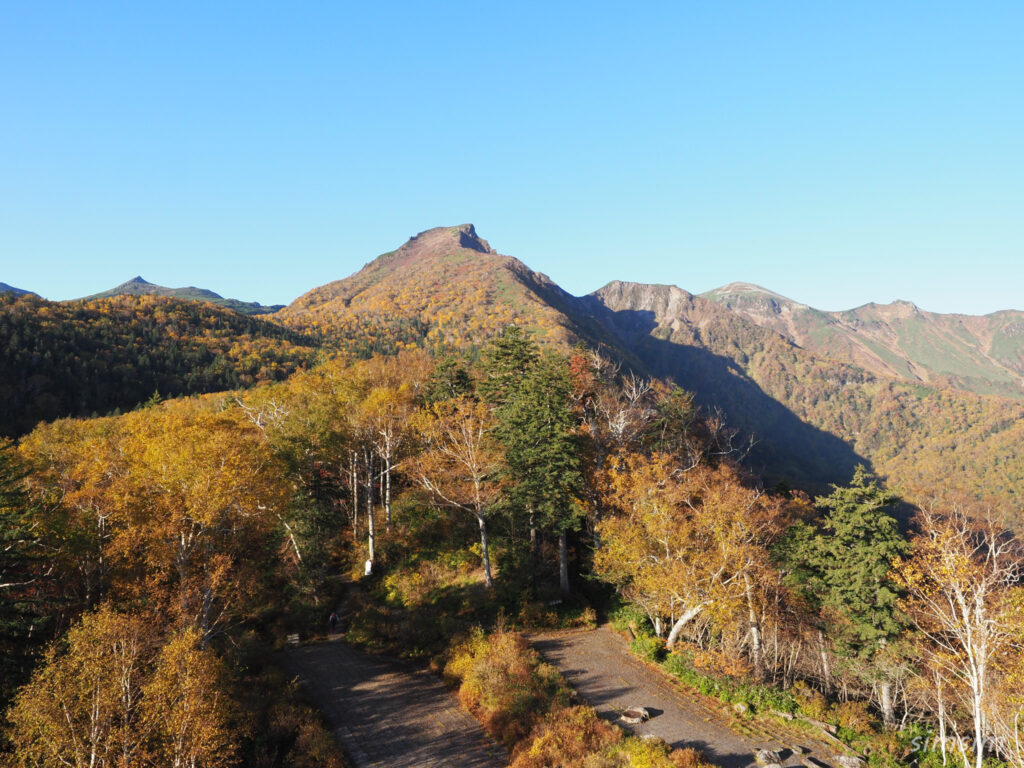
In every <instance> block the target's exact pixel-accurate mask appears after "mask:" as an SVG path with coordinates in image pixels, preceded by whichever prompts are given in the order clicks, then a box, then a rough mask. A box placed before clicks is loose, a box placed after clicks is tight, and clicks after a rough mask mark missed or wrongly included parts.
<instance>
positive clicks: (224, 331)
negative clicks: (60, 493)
mask: <svg viewBox="0 0 1024 768" xmlns="http://www.w3.org/2000/svg"><path fill="white" fill-rule="evenodd" d="M317 354H318V349H317V347H316V345H315V344H314V343H313V342H312V341H310V340H309V339H307V338H305V337H303V336H301V335H300V334H297V333H295V332H294V331H290V330H288V329H286V328H282V327H280V326H278V325H275V324H273V323H269V322H267V321H265V320H262V319H258V318H253V317H246V316H244V315H239V314H238V313H236V312H232V311H230V310H227V309H223V308H220V307H215V306H212V305H209V304H199V303H196V302H193V301H182V300H179V299H171V298H162V297H157V296H117V297H114V298H109V299H98V300H95V301H88V302H50V301H46V300H44V299H40V298H39V297H37V296H22V297H17V298H15V297H13V296H11V295H10V294H6V295H0V435H16V434H20V433H23V432H26V431H28V430H30V429H31V428H32V427H33V426H34V425H35V424H36V422H38V421H42V420H51V419H55V418H58V417H62V416H88V415H90V414H92V413H107V412H109V411H111V410H113V409H115V408H120V409H129V408H133V407H134V406H136V405H138V404H139V403H141V402H144V401H145V400H147V399H148V398H149V397H150V396H151V395H152V394H153V392H154V391H157V390H158V391H159V392H160V394H161V395H164V396H176V395H187V394H195V393H199V392H214V391H220V390H226V389H233V388H236V387H241V386H246V385H250V384H255V383H257V382H262V381H275V380H280V379H283V378H285V377H286V376H288V375H289V374H290V373H292V372H293V371H295V370H296V369H297V368H299V367H300V366H305V365H308V364H310V363H312V361H313V360H314V359H315V358H316V356H317Z"/></svg>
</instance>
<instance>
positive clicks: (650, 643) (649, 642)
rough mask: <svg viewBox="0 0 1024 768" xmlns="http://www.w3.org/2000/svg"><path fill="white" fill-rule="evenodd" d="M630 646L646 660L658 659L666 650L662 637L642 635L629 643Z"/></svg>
mask: <svg viewBox="0 0 1024 768" xmlns="http://www.w3.org/2000/svg"><path fill="white" fill-rule="evenodd" d="M629 648H630V650H631V651H633V653H635V654H636V655H637V656H639V657H640V658H641V659H644V660H645V661H657V660H658V659H659V658H661V655H662V654H663V652H664V650H665V643H664V641H663V640H662V639H661V638H660V637H653V636H650V635H640V636H638V637H637V638H636V639H635V640H633V641H632V642H631V643H630V644H629Z"/></svg>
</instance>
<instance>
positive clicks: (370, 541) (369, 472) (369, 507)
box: [366, 451, 377, 571]
mask: <svg viewBox="0 0 1024 768" xmlns="http://www.w3.org/2000/svg"><path fill="white" fill-rule="evenodd" d="M366 524H367V528H368V530H367V547H366V548H367V558H366V559H367V562H368V568H367V570H368V571H369V570H372V569H373V559H374V551H373V550H374V545H375V544H376V540H377V529H376V526H375V525H374V520H373V455H372V454H371V453H370V452H369V451H367V452H366Z"/></svg>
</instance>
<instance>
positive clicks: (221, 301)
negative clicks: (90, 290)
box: [80, 277, 284, 315]
mask: <svg viewBox="0 0 1024 768" xmlns="http://www.w3.org/2000/svg"><path fill="white" fill-rule="evenodd" d="M112 296H167V297H169V298H174V299H183V300H187V301H204V302H207V303H209V304H215V305H217V306H218V307H224V308H225V309H232V310H234V311H235V312H238V313H240V314H243V315H266V314H269V313H271V312H276V311H277V310H279V309H281V308H282V307H283V306H284V305H283V304H275V305H273V306H264V305H262V304H259V303H257V302H255V301H239V300H238V299H225V298H224V297H223V296H221V295H220V294H219V293H214V292H213V291H208V290H206V289H205V288H196V287H194V286H189V287H187V288H165V287H164V286H162V285H154V284H153V283H150V282H147V281H146V280H143V279H142V278H141V277H133V278H132V279H131V280H129V281H128V282H126V283H121V284H120V285H119V286H117V287H116V288H111V289H110V290H109V291H103V292H102V293H96V294H93V295H92V296H86V297H85V298H84V299H80V301H92V300H94V299H108V298H110V297H112Z"/></svg>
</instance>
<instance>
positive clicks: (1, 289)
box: [0, 283, 32, 296]
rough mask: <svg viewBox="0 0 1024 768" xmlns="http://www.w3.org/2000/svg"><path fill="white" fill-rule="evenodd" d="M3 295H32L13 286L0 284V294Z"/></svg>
mask: <svg viewBox="0 0 1024 768" xmlns="http://www.w3.org/2000/svg"><path fill="white" fill-rule="evenodd" d="M4 293H11V294H14V295H15V296H25V295H29V294H32V291H25V290H22V289H21V288H15V287H14V286H13V285H8V284H7V283H0V294H4Z"/></svg>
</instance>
